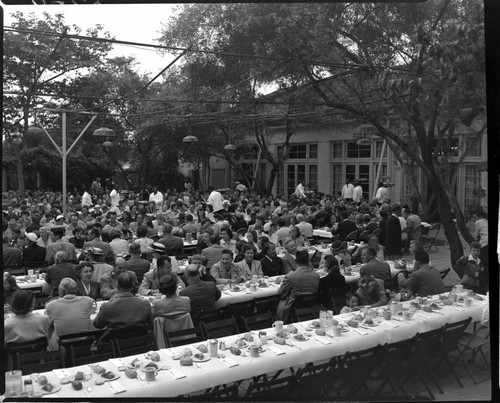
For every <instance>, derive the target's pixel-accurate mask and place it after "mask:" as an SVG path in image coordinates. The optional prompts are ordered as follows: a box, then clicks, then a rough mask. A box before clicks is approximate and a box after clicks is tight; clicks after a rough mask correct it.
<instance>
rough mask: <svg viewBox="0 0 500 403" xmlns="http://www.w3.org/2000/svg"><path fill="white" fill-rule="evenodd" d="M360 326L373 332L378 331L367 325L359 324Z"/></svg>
mask: <svg viewBox="0 0 500 403" xmlns="http://www.w3.org/2000/svg"><path fill="white" fill-rule="evenodd" d="M359 327H360V328H362V329H366V330H371V331H372V332H376V330H375V329H372V328H370V327H368V326H365V325H359Z"/></svg>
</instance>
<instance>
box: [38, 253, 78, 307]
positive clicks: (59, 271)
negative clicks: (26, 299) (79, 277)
mask: <svg viewBox="0 0 500 403" xmlns="http://www.w3.org/2000/svg"><path fill="white" fill-rule="evenodd" d="M54 260H55V264H54V265H53V266H49V267H48V268H47V276H46V277H45V281H46V282H47V283H48V284H49V285H50V286H51V287H52V291H51V295H52V296H53V297H54V296H57V294H58V292H59V290H58V288H59V283H60V282H61V280H62V279H63V278H65V277H69V278H71V279H73V280H75V281H76V268H75V265H73V264H72V263H70V262H68V255H67V253H66V252H65V251H62V250H60V251H58V252H56V255H55V259H54Z"/></svg>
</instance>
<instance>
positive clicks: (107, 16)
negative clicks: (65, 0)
mask: <svg viewBox="0 0 500 403" xmlns="http://www.w3.org/2000/svg"><path fill="white" fill-rule="evenodd" d="M175 6H176V5H175V4H120V5H103V4H96V5H93V4H88V5H87V4H84V5H23V6H20V5H13V6H10V5H9V6H7V5H4V4H2V8H3V11H4V26H10V25H11V23H12V21H13V19H12V17H11V13H13V12H16V11H22V12H23V13H25V15H27V14H28V13H30V12H34V13H35V15H36V16H37V17H39V18H40V19H41V18H43V15H42V13H43V12H44V11H46V12H48V13H49V14H52V15H54V14H57V13H62V14H64V16H65V20H66V23H67V24H68V25H71V24H75V25H77V26H79V27H80V28H82V30H83V31H85V30H86V28H89V27H92V26H95V25H96V24H102V25H103V26H104V30H105V31H108V32H109V33H110V34H111V36H113V37H115V39H117V40H123V41H131V42H140V43H148V44H157V42H156V41H155V39H156V38H158V37H159V36H160V31H161V27H162V23H164V24H165V23H167V21H168V18H169V16H171V15H172V13H173V9H174V7H175ZM82 35H84V32H83V33H82ZM111 55H112V56H121V55H126V56H129V55H133V56H135V57H136V59H137V60H138V61H139V62H140V65H139V66H138V69H139V72H141V73H150V76H154V75H156V74H157V73H159V72H160V71H161V70H162V69H163V68H164V67H166V66H167V65H168V63H169V62H170V61H171V60H172V59H173V58H174V57H173V56H170V55H165V56H161V55H159V54H158V53H157V52H156V50H155V49H152V48H138V47H132V46H125V45H115V47H114V49H113V51H112V53H111Z"/></svg>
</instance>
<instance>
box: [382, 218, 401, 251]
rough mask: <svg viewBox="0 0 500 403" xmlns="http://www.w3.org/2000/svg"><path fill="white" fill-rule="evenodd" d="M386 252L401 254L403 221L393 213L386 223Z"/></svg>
mask: <svg viewBox="0 0 500 403" xmlns="http://www.w3.org/2000/svg"><path fill="white" fill-rule="evenodd" d="M384 246H385V254H386V255H401V223H400V222H399V219H398V218H397V217H396V216H394V215H392V214H391V216H390V217H389V219H388V220H387V223H386V224H385V244H384Z"/></svg>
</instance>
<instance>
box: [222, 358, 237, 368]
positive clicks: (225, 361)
mask: <svg viewBox="0 0 500 403" xmlns="http://www.w3.org/2000/svg"><path fill="white" fill-rule="evenodd" d="M220 360H221V361H222V363H223V364H224V365H226V366H227V367H228V368H231V367H235V366H236V365H239V364H238V363H237V362H236V361H234V360H233V359H232V358H229V357H224V358H220Z"/></svg>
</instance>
